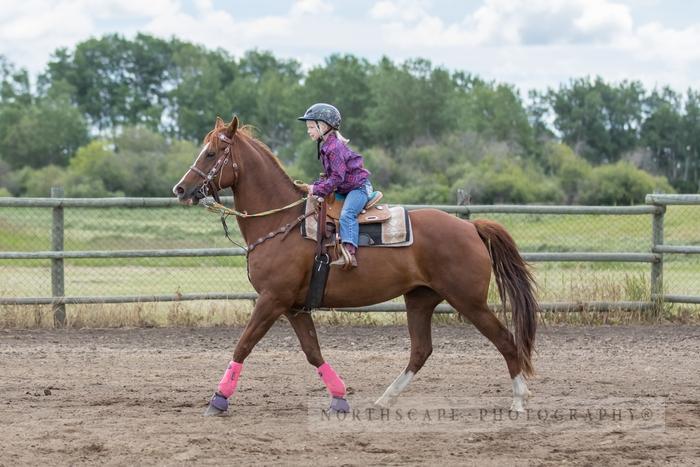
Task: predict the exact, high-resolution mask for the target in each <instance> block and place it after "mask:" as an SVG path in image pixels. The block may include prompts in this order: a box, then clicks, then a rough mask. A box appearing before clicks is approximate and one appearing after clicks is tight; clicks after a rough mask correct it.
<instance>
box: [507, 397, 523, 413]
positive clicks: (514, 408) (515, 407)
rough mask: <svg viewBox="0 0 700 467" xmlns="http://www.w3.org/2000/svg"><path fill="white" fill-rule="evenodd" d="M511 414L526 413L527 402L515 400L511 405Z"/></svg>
mask: <svg viewBox="0 0 700 467" xmlns="http://www.w3.org/2000/svg"><path fill="white" fill-rule="evenodd" d="M510 411H511V412H519V413H523V412H525V401H524V400H523V399H519V398H518V399H513V403H512V404H511V405H510Z"/></svg>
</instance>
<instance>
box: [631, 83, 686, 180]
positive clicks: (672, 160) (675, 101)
mask: <svg viewBox="0 0 700 467" xmlns="http://www.w3.org/2000/svg"><path fill="white" fill-rule="evenodd" d="M645 108H646V113H647V117H646V119H645V120H644V123H643V124H642V128H641V143H642V144H643V145H644V146H646V147H647V148H649V150H650V151H651V154H652V156H653V159H654V162H655V165H656V166H657V168H658V170H660V171H661V173H664V174H666V176H667V177H668V178H669V180H671V181H674V180H676V179H677V178H678V170H679V168H680V161H679V159H680V158H681V157H682V155H683V152H684V151H683V147H684V144H683V134H682V133H683V128H682V116H681V98H680V96H679V95H678V94H676V92H674V91H673V90H672V89H670V88H663V89H662V90H661V91H658V90H654V91H653V92H652V93H651V95H650V96H649V97H648V98H646V99H645Z"/></svg>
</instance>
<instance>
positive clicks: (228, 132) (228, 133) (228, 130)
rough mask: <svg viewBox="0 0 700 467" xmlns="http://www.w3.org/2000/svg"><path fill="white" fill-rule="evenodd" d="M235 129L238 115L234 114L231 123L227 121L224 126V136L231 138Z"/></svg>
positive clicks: (236, 128)
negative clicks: (226, 124)
mask: <svg viewBox="0 0 700 467" xmlns="http://www.w3.org/2000/svg"><path fill="white" fill-rule="evenodd" d="M236 130H238V117H237V116H235V115H234V116H233V120H231V123H229V124H228V127H227V128H226V136H228V137H229V138H233V135H235V134H236Z"/></svg>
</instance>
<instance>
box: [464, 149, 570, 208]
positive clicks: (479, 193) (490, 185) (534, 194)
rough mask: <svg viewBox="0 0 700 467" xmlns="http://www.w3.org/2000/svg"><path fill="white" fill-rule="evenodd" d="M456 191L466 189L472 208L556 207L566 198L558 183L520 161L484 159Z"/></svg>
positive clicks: (513, 159) (467, 175) (515, 159)
mask: <svg viewBox="0 0 700 467" xmlns="http://www.w3.org/2000/svg"><path fill="white" fill-rule="evenodd" d="M453 188H454V189H455V190H456V189H458V188H461V189H463V190H464V191H465V192H466V193H467V195H469V196H470V197H471V202H472V203H473V204H499V203H534V202H544V203H555V202H560V201H561V199H562V197H563V194H562V192H561V189H560V188H559V187H558V186H557V184H556V182H554V181H553V180H551V179H549V178H547V177H545V176H544V174H543V173H542V172H540V171H538V170H537V168H536V167H535V166H533V165H530V164H527V163H523V161H522V160H520V159H518V158H509V159H503V158H500V159H499V158H497V157H495V156H487V157H485V158H484V159H483V160H482V161H481V162H480V163H479V165H478V166H476V167H475V168H473V169H472V170H471V171H470V172H468V173H466V174H465V176H464V177H463V178H461V179H460V180H458V181H457V182H456V183H455V184H454V185H453Z"/></svg>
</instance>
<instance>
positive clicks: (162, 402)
mask: <svg viewBox="0 0 700 467" xmlns="http://www.w3.org/2000/svg"><path fill="white" fill-rule="evenodd" d="M240 333H241V328H198V329H176V328H166V329H162V328H161V329H108V330H67V331H61V330H22V331H17V330H2V331H0V466H7V467H9V466H15V465H38V464H51V465H83V464H90V465H104V464H106V465H153V464H158V465H193V464H194V465H241V464H243V465H246V464H268V465H269V464H285V465H288V464H297V465H308V464H314V465H367V464H390V465H396V464H400V465H405V464H447V465H453V464H466V465H504V464H505V465H508V464H514V465H562V464H567V463H568V464H582V465H606V464H616V465H649V464H655V465H656V464H667V465H693V464H694V465H697V464H698V463H700V431H699V429H700V357H699V356H700V327H697V326H680V325H679V326H670V325H664V326H618V327H595V328H589V327H550V328H547V329H541V331H540V333H539V336H538V344H537V345H538V354H537V356H536V359H535V364H536V367H537V371H538V376H537V377H536V378H535V379H533V380H531V381H530V383H529V384H530V389H531V391H532V393H533V398H532V399H531V401H530V407H531V408H533V409H538V408H539V409H542V408H549V409H550V410H551V409H552V408H553V407H554V406H555V405H556V404H565V403H571V401H577V400H578V401H591V400H592V401H604V400H609V399H610V398H617V399H616V400H619V399H623V400H635V401H637V402H639V401H641V403H642V404H644V403H645V401H651V400H652V399H653V400H655V401H659V400H661V401H662V404H663V408H664V412H663V413H662V422H663V423H662V425H660V426H659V425H656V426H655V427H641V428H636V429H631V428H629V427H628V426H620V423H619V421H620V420H619V419H618V420H617V422H618V424H617V425H615V422H616V421H615V420H612V421H610V420H607V421H605V420H601V421H599V423H597V424H596V425H595V426H593V427H592V429H589V430H581V429H570V428H571V426H570V425H563V428H562V429H558V428H557V426H556V425H551V424H550V425H546V424H545V425H541V426H539V427H538V426H534V428H533V427H532V426H528V427H527V428H519V427H518V426H514V425H502V424H501V425H499V426H498V427H493V426H490V425H488V424H485V422H483V420H482V421H481V422H482V423H480V421H479V420H478V419H476V418H474V417H472V418H471V419H467V420H466V421H462V422H460V423H449V422H448V423H443V424H442V425H440V426H436V425H430V426H426V427H425V429H420V428H419V429H416V425H415V424H414V425H411V424H410V423H404V424H401V423H399V424H398V425H392V426H390V427H389V428H385V427H383V426H382V425H381V424H380V425H378V426H379V429H372V430H368V431H364V432H361V431H360V432H358V431H355V432H352V431H348V430H343V429H340V430H331V431H319V429H318V427H317V426H315V424H314V420H316V418H315V417H316V414H317V413H320V410H317V409H322V408H323V407H314V406H313V404H314V403H315V402H314V401H315V400H321V403H320V404H321V405H322V404H323V400H325V388H324V387H323V386H322V385H321V382H320V380H319V378H318V377H317V376H316V374H315V371H314V369H313V368H312V367H311V366H310V365H309V364H308V363H307V362H306V360H305V358H304V355H303V354H302V353H301V351H300V350H299V347H298V343H297V341H296V338H295V337H294V334H293V332H292V330H291V328H290V327H289V325H288V324H287V323H286V322H280V323H278V324H277V325H275V327H274V328H273V329H272V330H271V331H270V333H269V334H268V335H267V336H266V337H265V338H264V339H263V341H262V342H261V343H260V344H259V345H258V346H257V347H256V348H255V350H254V351H253V353H252V354H251V356H250V357H249V358H248V360H246V363H245V367H244V371H243V375H242V377H241V381H240V384H239V391H238V393H237V394H236V396H235V397H234V400H233V403H232V407H231V410H230V415H229V416H228V417H219V418H212V417H207V418H205V417H202V416H201V414H202V411H203V409H204V408H205V406H206V403H207V400H208V398H209V396H210V395H211V393H212V391H213V389H214V388H215V385H216V383H217V382H218V380H219V378H220V376H221V374H222V373H223V370H224V369H225V367H226V364H227V363H228V361H229V360H230V355H231V351H232V347H233V344H234V343H235V341H236V339H237V337H238V336H239V335H240ZM318 333H319V338H320V341H321V345H322V348H323V349H324V356H325V358H326V360H327V361H329V362H331V363H332V364H333V366H334V367H335V368H336V369H337V370H338V371H339V373H341V374H342V376H343V378H344V379H345V381H346V383H347V384H348V385H349V386H350V395H349V400H350V403H351V404H354V405H358V404H360V402H359V401H363V400H365V399H367V400H374V399H376V398H377V397H378V396H380V395H381V394H382V393H383V391H384V389H385V388H386V386H387V385H388V384H389V383H391V381H392V380H393V379H394V378H395V377H396V376H397V375H398V373H399V372H400V371H401V369H402V368H403V366H404V365H405V363H406V362H407V358H408V346H409V341H408V337H407V331H406V329H405V328H404V327H391V326H388V327H319V329H318ZM434 348H435V350H434V353H433V356H432V357H431V358H430V360H429V361H428V363H427V364H426V366H425V368H424V369H423V370H422V371H421V372H420V373H419V375H418V376H417V378H416V379H415V380H414V381H413V383H412V384H411V386H410V387H409V389H408V390H407V391H406V393H405V394H404V396H405V397H406V398H408V400H411V398H419V397H424V396H425V397H428V396H430V397H433V398H436V399H437V400H438V401H440V400H441V399H440V398H449V399H454V400H457V401H459V400H460V398H467V399H468V400H470V401H475V400H476V401H481V402H480V403H482V404H483V406H484V407H489V410H490V408H491V407H493V406H494V404H496V403H497V401H499V400H500V399H499V398H503V396H507V397H508V398H509V397H510V394H511V381H510V379H509V377H508V374H507V371H506V368H505V363H504V362H503V360H502V357H501V356H500V354H499V353H498V352H497V351H496V349H495V348H494V347H493V346H492V345H491V344H490V343H489V342H487V341H486V339H485V338H483V337H482V336H481V335H480V334H478V333H477V332H476V330H475V329H474V328H472V327H470V326H468V325H466V324H465V325H454V326H446V325H441V326H436V327H435V328H434ZM505 404H506V407H505V408H507V401H506V402H505ZM310 405H311V407H310ZM623 425H624V423H623ZM504 426H505V429H504V428H503V427H504ZM589 428H591V427H589Z"/></svg>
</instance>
